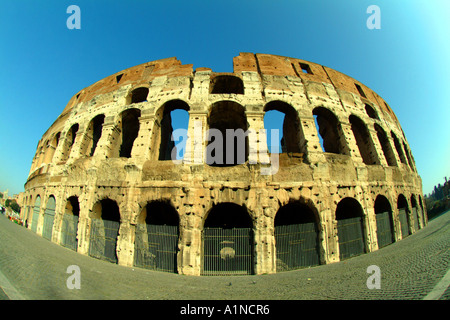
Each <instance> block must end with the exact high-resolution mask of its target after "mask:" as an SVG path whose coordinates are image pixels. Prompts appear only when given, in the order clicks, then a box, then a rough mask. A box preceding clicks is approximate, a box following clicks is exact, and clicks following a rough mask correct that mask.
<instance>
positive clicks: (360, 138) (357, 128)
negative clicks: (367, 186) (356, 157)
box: [349, 115, 380, 165]
mask: <svg viewBox="0 0 450 320" xmlns="http://www.w3.org/2000/svg"><path fill="white" fill-rule="evenodd" d="M349 121H350V124H351V126H352V131H353V135H354V136H355V140H356V144H357V145H358V149H359V153H360V154H361V157H362V159H363V162H364V163H365V164H368V165H371V164H380V161H379V160H378V157H377V153H376V150H375V147H374V145H373V142H372V138H371V137H370V134H369V131H368V130H367V127H366V124H365V123H364V122H363V121H362V120H361V119H360V118H358V117H356V116H354V115H351V116H350V117H349Z"/></svg>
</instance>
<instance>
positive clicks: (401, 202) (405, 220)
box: [397, 194, 410, 238]
mask: <svg viewBox="0 0 450 320" xmlns="http://www.w3.org/2000/svg"><path fill="white" fill-rule="evenodd" d="M397 210H398V218H399V220H400V227H401V231H402V238H406V237H407V236H409V235H410V221H409V220H410V219H409V208H408V201H407V200H406V197H405V196H404V195H403V194H400V195H399V196H398V199H397Z"/></svg>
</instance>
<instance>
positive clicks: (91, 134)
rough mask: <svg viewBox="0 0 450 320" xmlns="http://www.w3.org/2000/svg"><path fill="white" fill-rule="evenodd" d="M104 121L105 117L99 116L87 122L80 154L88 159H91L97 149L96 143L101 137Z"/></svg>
mask: <svg viewBox="0 0 450 320" xmlns="http://www.w3.org/2000/svg"><path fill="white" fill-rule="evenodd" d="M104 121H105V115H104V114H99V115H98V116H96V117H95V118H94V119H92V120H91V121H90V122H89V125H88V127H87V129H86V133H85V135H84V141H83V145H82V152H81V153H82V154H83V155H85V156H88V157H92V156H93V155H94V153H95V149H96V148H97V144H98V141H99V140H100V137H101V136H102V128H103V122H104Z"/></svg>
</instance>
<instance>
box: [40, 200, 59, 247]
mask: <svg viewBox="0 0 450 320" xmlns="http://www.w3.org/2000/svg"><path fill="white" fill-rule="evenodd" d="M55 209H56V199H55V196H54V195H50V196H49V197H48V200H47V203H46V205H45V211H44V226H43V228H42V236H43V237H44V238H45V239H47V240H52V234H53V222H54V221H55Z"/></svg>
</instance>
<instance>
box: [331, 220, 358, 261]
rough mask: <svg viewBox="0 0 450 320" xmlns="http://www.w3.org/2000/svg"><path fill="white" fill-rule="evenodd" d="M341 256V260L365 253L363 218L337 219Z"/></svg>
mask: <svg viewBox="0 0 450 320" xmlns="http://www.w3.org/2000/svg"><path fill="white" fill-rule="evenodd" d="M337 229H338V237H339V252H340V254H339V256H340V258H341V260H344V259H347V258H350V257H353V256H356V255H360V254H362V253H364V236H363V228H362V218H361V217H355V218H349V219H342V220H338V221H337Z"/></svg>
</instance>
